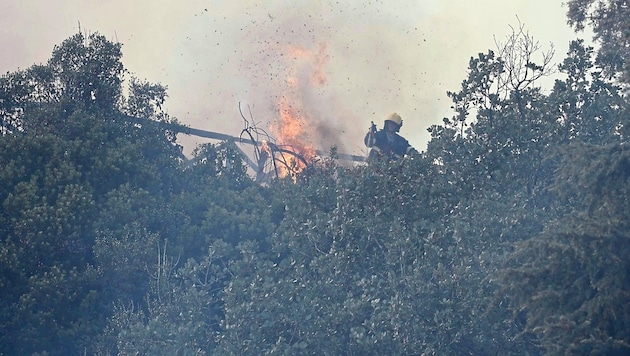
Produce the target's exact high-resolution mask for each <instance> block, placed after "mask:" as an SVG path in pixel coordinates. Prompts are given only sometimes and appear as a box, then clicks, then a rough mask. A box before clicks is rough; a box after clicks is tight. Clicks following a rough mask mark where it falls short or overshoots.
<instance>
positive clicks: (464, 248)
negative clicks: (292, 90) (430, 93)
mask: <svg viewBox="0 0 630 356" xmlns="http://www.w3.org/2000/svg"><path fill="white" fill-rule="evenodd" d="M590 3H591V2H588V1H583V2H581V3H580V2H579V1H571V2H570V3H569V6H570V9H572V10H571V11H570V12H569V21H570V22H571V21H572V22H573V23H575V24H581V23H583V21H584V19H583V17H580V16H585V15H582V13H580V12H579V10H580V9H582V10H584V9H587V8H586V7H584V6H586V5H587V4H590ZM585 4H586V5H585ZM572 6H573V7H572ZM602 9H604V10H605V9H606V8H602ZM602 11H603V10H602ZM611 11H612V10H611ZM584 14H586V12H585V13H584ZM604 15H606V14H605V13H598V15H597V16H591V17H589V18H590V19H591V20H592V21H594V24H595V25H597V26H600V27H601V28H605V26H606V23H604V22H602V19H604V18H606V19H607V18H609V17H607V16H604ZM620 21H621V22H622V25H623V26H619V27H617V26H613V27H611V28H612V29H614V30H616V29H625V28H626V27H627V26H626V27H624V26H625V25H624V24H626V25H627V21H628V20H627V19H625V20H620ZM624 21H625V22H624ZM597 26H596V27H597ZM521 29H522V28H518V27H516V28H515V32H514V33H513V36H511V37H509V38H508V40H507V41H506V42H505V43H504V44H503V46H502V47H501V48H499V49H494V50H489V51H486V52H482V53H479V54H478V55H475V56H473V57H471V58H470V61H469V69H468V72H467V76H466V77H465V78H463V79H462V83H461V87H459V88H450V89H451V91H449V92H448V93H447V97H448V98H449V99H450V100H451V101H452V105H453V108H454V113H453V116H452V117H448V118H444V120H443V122H442V124H440V125H433V126H431V127H430V128H429V133H430V136H431V140H430V142H429V145H428V146H427V148H426V150H424V151H423V152H421V153H419V154H417V155H412V156H410V157H407V158H405V159H403V160H400V161H396V162H374V163H370V164H365V165H361V166H358V167H351V168H348V167H343V166H342V165H340V164H338V162H337V161H336V159H335V155H334V150H333V153H332V154H331V157H323V158H319V159H317V160H316V161H314V162H312V164H311V165H310V166H309V167H308V168H307V169H305V170H304V171H303V172H302V173H301V174H300V175H299V176H298V177H297V178H296V179H295V180H293V179H289V178H287V179H278V180H275V181H272V182H270V183H269V184H268V185H264V186H263V185H260V184H258V183H256V182H254V181H253V179H252V178H251V177H250V176H249V175H248V174H247V170H246V167H245V166H244V164H243V162H242V161H241V157H240V156H239V154H238V153H237V152H236V151H235V150H234V148H233V147H232V146H231V145H229V144H225V143H219V144H216V145H213V144H206V145H201V146H199V147H198V148H197V149H196V150H195V152H194V153H193V157H192V159H191V160H190V161H189V160H187V159H186V158H185V157H183V155H182V148H181V147H180V146H179V145H178V144H177V142H176V140H175V133H173V132H170V131H168V130H165V129H164V127H165V126H162V125H160V123H174V122H177V120H176V119H175V118H173V117H170V116H169V115H168V114H167V113H166V112H165V111H164V109H163V104H164V102H165V100H166V97H167V96H166V94H167V93H166V88H164V87H163V86H162V85H160V84H154V83H151V82H147V81H144V80H141V79H138V78H134V77H133V76H131V77H130V76H129V73H128V72H127V71H126V70H125V68H124V67H123V65H122V63H121V58H122V48H121V45H120V44H118V43H113V42H111V41H108V40H107V39H106V38H105V37H103V36H101V35H99V34H98V33H95V34H92V35H89V36H84V35H82V34H77V35H74V36H72V37H70V38H68V39H67V40H65V41H64V42H62V43H61V44H59V45H58V46H56V47H55V49H54V50H53V53H52V55H51V57H50V59H49V61H48V62H46V63H45V64H41V65H34V66H32V67H29V68H27V69H24V70H18V71H15V72H11V73H7V74H6V75H3V76H2V77H0V120H1V127H0V129H1V133H2V135H1V137H0V164H1V165H2V167H3V169H2V170H1V171H0V183H1V184H0V204H1V210H0V288H1V289H2V291H3V292H2V295H1V297H0V298H1V303H0V330H2V332H1V333H0V354H22V355H24V354H26V355H28V354H50V355H81V354H98V355H114V354H121V355H127V354H169V355H170V354H178V355H193V354H194V355H202V354H230V355H232V354H239V355H240V354H243V355H248V354H251V355H258V354H265V353H287V354H374V355H382V354H428V355H432V354H434V355H443V354H473V355H486V354H501V355H521V354H525V353H528V354H530V355H538V354H565V353H569V354H619V355H621V354H627V353H628V352H629V351H630V338H629V337H628V335H630V294H629V291H630V277H629V275H628V271H630V261H628V259H627V256H628V254H629V253H630V251H628V249H629V248H630V244H629V243H628V239H629V238H630V236H629V233H628V231H630V226H629V224H630V216H629V214H630V206H629V203H628V196H630V192H629V191H628V189H629V187H630V149H629V148H628V135H629V132H630V131H628V127H629V124H630V123H629V122H628V120H629V117H630V116H629V115H628V113H629V112H628V108H629V106H628V98H627V92H626V91H625V90H624V88H627V85H628V76H627V61H626V60H627V58H625V57H623V56H622V57H618V58H617V59H618V63H617V62H615V63H616V64H615V63H610V62H608V60H609V58H610V55H609V54H610V53H611V52H607V51H608V49H610V47H609V46H606V45H602V46H601V50H600V52H598V51H596V50H595V49H594V48H592V47H590V46H588V45H587V44H585V43H584V42H583V41H581V40H575V41H572V42H571V44H570V46H569V50H568V52H567V53H564V54H562V55H563V56H564V57H563V58H562V60H561V61H560V63H559V65H558V66H557V67H556V66H555V65H554V64H553V62H551V61H545V60H544V58H547V57H545V56H540V54H541V53H540V52H539V49H537V48H536V46H535V43H536V42H535V39H534V38H532V37H531V36H530V35H529V34H528V33H527V31H521ZM596 32H597V31H596ZM604 32H605V33H606V34H607V35H608V34H610V31H604ZM619 33H625V32H623V31H621V32H619ZM598 38H599V40H600V41H607V39H608V38H609V37H606V36H603V35H602V36H600V37H598ZM604 44H605V43H604ZM609 45H611V46H612V45H613V43H609ZM615 53H621V52H615ZM540 58H543V60H540ZM613 64H614V65H613ZM551 70H557V71H559V72H560V74H561V75H560V79H558V80H556V81H555V84H554V86H553V89H552V90H550V91H549V92H548V93H545V92H543V91H542V90H541V88H540V87H539V86H538V84H537V81H536V80H534V79H536V78H538V77H540V76H545V75H547V74H548V73H549V72H550V71H551ZM128 115H137V116H142V117H145V118H148V119H150V120H149V121H146V122H144V123H142V124H139V123H137V122H131V121H129V119H128Z"/></svg>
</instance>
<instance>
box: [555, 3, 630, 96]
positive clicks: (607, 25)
mask: <svg viewBox="0 0 630 356" xmlns="http://www.w3.org/2000/svg"><path fill="white" fill-rule="evenodd" d="M567 5H568V7H569V10H568V11H567V18H568V23H569V25H571V26H572V27H573V28H574V29H575V30H576V31H581V30H583V29H584V28H585V26H586V25H589V26H591V28H592V29H593V33H594V35H595V38H594V39H595V40H596V41H597V42H598V43H599V45H600V48H599V51H598V56H597V62H598V64H599V65H600V66H601V67H602V68H603V74H604V75H605V76H606V77H608V78H610V77H616V76H617V75H618V74H621V80H622V81H623V82H625V83H626V84H630V6H628V2H627V1H625V0H570V1H569V2H568V3H567Z"/></svg>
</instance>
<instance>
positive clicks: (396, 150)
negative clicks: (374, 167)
mask: <svg viewBox="0 0 630 356" xmlns="http://www.w3.org/2000/svg"><path fill="white" fill-rule="evenodd" d="M402 124H403V121H402V118H401V117H400V115H398V114H397V113H393V114H390V115H389V116H387V118H386V119H385V123H384V124H383V128H382V129H381V130H378V131H376V125H375V124H374V122H372V126H371V127H370V129H369V131H368V133H367V134H366V135H365V138H364V139H363V142H364V143H365V145H366V146H367V147H369V148H370V154H369V155H368V160H370V159H374V158H376V157H387V158H388V159H391V160H397V159H400V158H402V157H405V156H406V155H408V154H410V153H411V152H413V151H414V149H413V147H411V145H410V144H409V142H408V141H407V140H406V139H404V138H403V137H402V136H400V135H399V134H398V131H400V127H401V126H402Z"/></svg>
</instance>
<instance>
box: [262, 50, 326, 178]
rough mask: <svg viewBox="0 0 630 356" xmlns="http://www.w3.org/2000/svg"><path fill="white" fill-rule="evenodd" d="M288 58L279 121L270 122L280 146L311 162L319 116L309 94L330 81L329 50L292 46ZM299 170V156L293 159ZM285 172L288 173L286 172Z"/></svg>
mask: <svg viewBox="0 0 630 356" xmlns="http://www.w3.org/2000/svg"><path fill="white" fill-rule="evenodd" d="M284 57H285V58H286V59H287V61H289V62H288V63H287V68H288V70H287V72H288V73H287V78H286V79H285V84H286V85H285V86H284V87H283V88H282V95H281V96H280V97H279V100H278V103H277V106H278V114H279V117H278V120H277V121H276V122H275V123H274V124H272V125H271V132H272V133H273V135H274V136H275V137H276V139H277V143H278V146H280V147H286V148H287V149H288V150H291V151H293V152H295V153H297V154H299V155H300V156H301V157H302V158H304V160H306V161H307V162H308V161H311V160H312V159H313V157H315V154H316V150H315V148H314V147H313V144H314V143H315V142H314V140H315V139H316V137H315V135H314V133H315V130H316V128H317V127H316V126H317V122H319V118H318V117H315V115H316V114H313V112H317V109H319V108H314V107H311V106H312V104H311V105H309V101H308V93H311V92H312V91H313V90H316V89H317V88H320V87H322V86H323V85H325V84H326V82H327V77H326V71H325V65H326V59H327V50H326V45H325V44H320V45H319V47H318V49H317V50H316V51H313V50H309V49H306V48H304V47H301V46H290V47H288V48H287V49H286V53H285V56H284ZM293 163H295V164H296V165H297V168H298V171H299V170H301V169H303V168H304V162H302V161H300V160H299V159H297V160H295V162H293ZM285 175H286V172H285Z"/></svg>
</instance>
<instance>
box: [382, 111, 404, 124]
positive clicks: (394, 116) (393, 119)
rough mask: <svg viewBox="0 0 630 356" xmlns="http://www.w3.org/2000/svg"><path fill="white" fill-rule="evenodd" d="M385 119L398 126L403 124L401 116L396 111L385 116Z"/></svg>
mask: <svg viewBox="0 0 630 356" xmlns="http://www.w3.org/2000/svg"><path fill="white" fill-rule="evenodd" d="M387 121H391V122H393V123H395V124H396V125H398V127H401V126H402V124H403V121H402V118H401V117H400V115H398V114H397V113H393V114H390V115H389V116H387V119H385V122H387Z"/></svg>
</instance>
